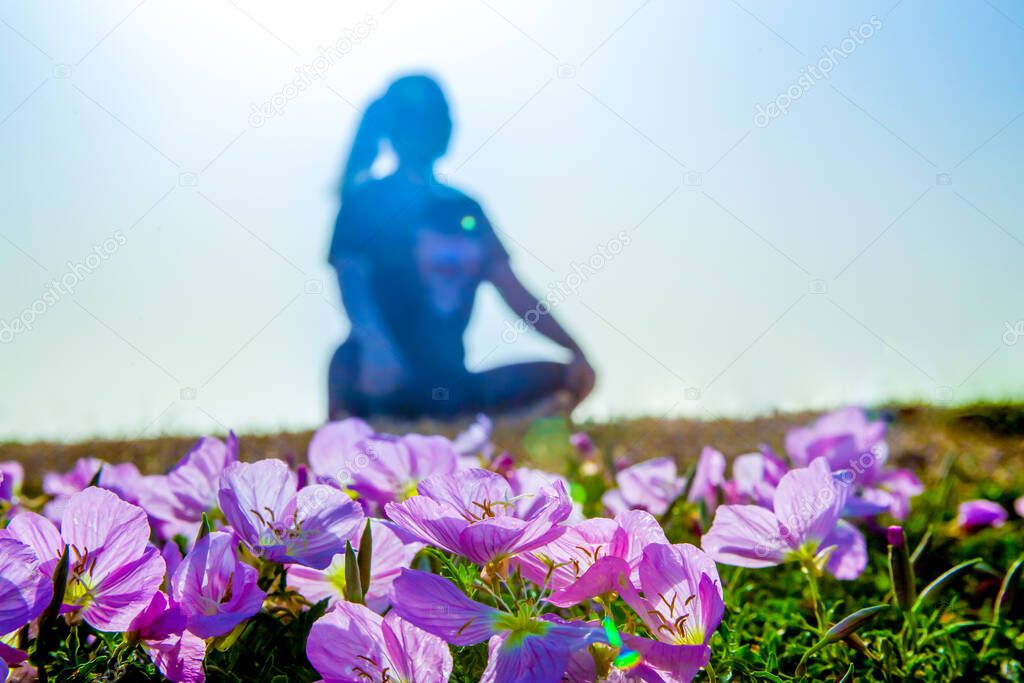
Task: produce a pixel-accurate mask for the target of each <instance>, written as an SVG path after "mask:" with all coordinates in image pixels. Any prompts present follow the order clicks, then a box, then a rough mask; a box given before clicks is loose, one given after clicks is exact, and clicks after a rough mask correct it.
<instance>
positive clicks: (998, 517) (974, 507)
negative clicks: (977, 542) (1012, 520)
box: [956, 500, 1009, 532]
mask: <svg viewBox="0 0 1024 683" xmlns="http://www.w3.org/2000/svg"><path fill="white" fill-rule="evenodd" d="M1007 517H1009V514H1008V513H1007V512H1006V509H1005V508H1004V507H1003V506H1002V505H1000V504H999V503H994V502H992V501H991V500H969V501H967V502H965V503H960V507H958V508H957V515H956V523H957V526H959V527H960V528H961V529H963V530H964V531H966V532H973V531H978V530H979V529H984V528H985V527H988V526H993V527H999V526H1002V525H1003V524H1005V523H1006V519H1007Z"/></svg>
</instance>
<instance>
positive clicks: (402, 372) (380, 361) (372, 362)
mask: <svg viewBox="0 0 1024 683" xmlns="http://www.w3.org/2000/svg"><path fill="white" fill-rule="evenodd" d="M407 376H408V373H407V372H406V369H405V361H404V360H403V359H402V355H401V353H400V352H399V351H398V349H396V348H395V347H394V346H393V345H392V344H390V343H387V342H377V343H373V344H367V345H365V346H363V347H362V348H361V349H360V358H359V379H358V385H359V390H360V391H361V392H363V393H364V394H366V395H367V396H385V395H387V394H391V393H394V392H395V391H397V390H398V389H399V388H400V387H401V386H402V385H403V384H404V383H405V380H406V379H407Z"/></svg>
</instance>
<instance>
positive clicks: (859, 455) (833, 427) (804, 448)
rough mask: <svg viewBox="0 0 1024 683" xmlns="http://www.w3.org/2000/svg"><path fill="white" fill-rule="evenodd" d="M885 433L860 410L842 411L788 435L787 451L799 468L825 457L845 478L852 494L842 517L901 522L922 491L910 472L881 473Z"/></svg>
mask: <svg viewBox="0 0 1024 683" xmlns="http://www.w3.org/2000/svg"><path fill="white" fill-rule="evenodd" d="M886 428H887V425H886V423H885V422H882V421H881V420H870V419H868V416H867V413H866V412H864V410H863V409H861V408H855V407H850V408H843V409H841V410H837V411H835V412H832V413H829V414H827V415H823V416H822V417H820V418H818V420H817V421H815V422H814V424H812V425H811V426H809V427H798V428H796V429H792V430H790V431H789V433H787V434H786V450H787V451H788V452H789V455H790V457H791V458H792V459H793V462H794V463H795V464H796V465H797V466H799V467H806V466H807V465H808V464H809V463H810V462H811V461H812V460H814V459H816V458H825V459H826V460H828V463H829V465H830V466H831V467H832V471H834V472H836V471H840V470H842V471H845V472H847V473H848V475H847V480H846V483H847V484H848V485H850V486H851V487H852V488H853V491H852V492H851V494H850V495H849V496H848V498H847V510H846V511H847V514H851V515H857V516H869V515H876V514H879V513H881V512H886V511H888V512H889V513H890V514H891V515H892V516H893V517H895V518H896V519H904V518H905V517H906V516H907V514H908V513H909V511H910V499H911V498H912V497H914V496H916V495H918V494H920V493H921V492H922V491H924V486H923V485H922V484H921V482H920V480H918V478H917V477H916V476H915V475H914V473H913V472H910V471H909V470H903V469H895V470H889V469H886V467H885V464H886V461H887V460H888V458H889V446H888V445H887V444H886V442H885V432H886Z"/></svg>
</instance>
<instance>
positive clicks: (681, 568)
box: [548, 543, 725, 683]
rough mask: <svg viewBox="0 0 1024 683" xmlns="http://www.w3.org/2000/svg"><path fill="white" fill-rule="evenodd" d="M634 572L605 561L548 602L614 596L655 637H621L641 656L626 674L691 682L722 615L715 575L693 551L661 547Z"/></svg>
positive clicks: (648, 551)
mask: <svg viewBox="0 0 1024 683" xmlns="http://www.w3.org/2000/svg"><path fill="white" fill-rule="evenodd" d="M637 569H638V570H637V571H634V570H633V569H632V568H631V567H630V566H629V564H627V563H626V562H625V561H623V560H622V559H621V558H618V557H613V556H608V557H604V558H602V559H600V560H598V561H597V562H595V563H594V564H593V565H592V566H591V567H590V569H588V570H587V571H586V573H585V574H584V575H583V576H582V577H581V578H580V580H579V581H577V582H576V583H574V584H573V585H571V586H569V587H567V588H565V589H562V590H558V591H555V592H554V593H552V594H551V596H550V597H549V598H548V600H549V601H550V602H551V603H552V604H554V605H556V606H559V607H570V606H572V605H575V604H578V603H580V602H583V601H584V600H588V599H590V598H593V597H596V596H598V595H602V594H606V593H611V592H615V593H618V594H619V595H621V596H622V599H623V600H624V601H625V602H626V604H628V605H629V606H630V608H632V610H633V611H634V612H635V613H636V615H637V616H638V617H639V618H640V620H641V621H643V622H644V624H645V625H646V626H647V629H648V630H649V631H650V633H651V634H652V636H653V639H647V638H640V637H637V636H634V635H629V634H623V636H622V639H623V643H624V644H625V645H626V646H627V647H628V648H630V649H633V650H636V651H637V652H638V653H639V654H640V656H641V663H640V665H639V667H637V668H636V669H631V670H629V674H631V675H634V676H637V678H638V680H647V681H666V682H669V681H671V682H673V683H674V682H676V681H690V680H692V679H693V677H694V676H695V675H696V673H697V671H698V670H699V669H700V668H701V667H702V666H705V665H706V664H707V663H708V661H709V659H710V655H711V650H710V648H709V647H708V643H709V642H710V640H711V636H712V634H713V633H714V631H715V629H716V628H718V625H719V623H721V621H722V615H723V614H724V612H725V603H724V602H723V599H722V586H721V581H720V579H719V577H718V569H717V567H716V566H715V563H714V562H713V561H712V559H711V558H710V557H708V555H706V554H705V553H703V552H702V551H700V550H699V549H697V548H696V547H694V546H692V545H689V544H680V545H668V544H665V543H652V544H649V545H647V546H646V547H645V548H644V551H643V557H642V559H641V560H640V563H639V566H638V568H637Z"/></svg>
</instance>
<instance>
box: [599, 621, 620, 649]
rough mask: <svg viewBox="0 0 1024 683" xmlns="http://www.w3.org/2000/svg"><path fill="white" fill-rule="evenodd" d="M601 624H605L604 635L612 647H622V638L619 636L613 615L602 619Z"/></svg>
mask: <svg viewBox="0 0 1024 683" xmlns="http://www.w3.org/2000/svg"><path fill="white" fill-rule="evenodd" d="M601 625H602V626H604V635H605V637H606V638H607V639H608V644H609V645H611V646H612V647H622V638H621V637H620V636H619V629H617V628H615V622H614V621H612V619H611V617H605V618H604V619H602V620H601Z"/></svg>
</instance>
